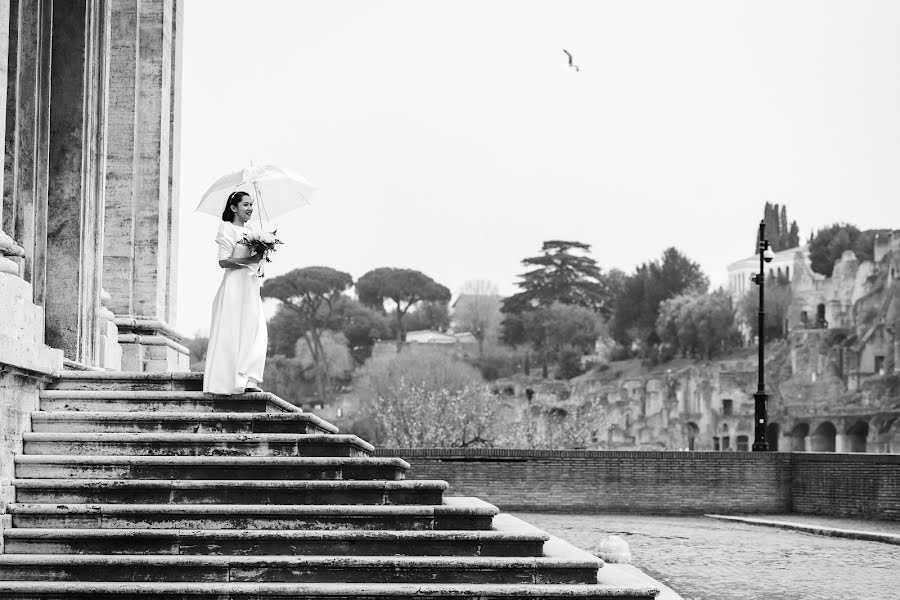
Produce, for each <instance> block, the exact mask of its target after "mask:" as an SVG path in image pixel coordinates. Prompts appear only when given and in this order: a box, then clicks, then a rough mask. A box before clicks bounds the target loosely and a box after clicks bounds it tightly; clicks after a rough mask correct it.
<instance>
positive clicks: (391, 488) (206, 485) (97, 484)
mask: <svg viewBox="0 0 900 600" xmlns="http://www.w3.org/2000/svg"><path fill="white" fill-rule="evenodd" d="M10 485H12V486H13V487H14V488H15V493H16V501H17V502H22V503H33V504H54V503H57V504H58V503H75V504H90V503H99V504H117V503H127V502H134V503H148V504H441V502H442V497H443V493H444V490H446V489H447V482H446V481H431V480H400V481H341V480H337V481H335V480H326V481H304V480H298V481H278V480H246V481H244V480H218V481H217V480H195V481H189V480H188V481H184V480H175V481H172V480H159V479H139V480H122V481H119V480H114V479H14V480H12V482H11V483H10Z"/></svg>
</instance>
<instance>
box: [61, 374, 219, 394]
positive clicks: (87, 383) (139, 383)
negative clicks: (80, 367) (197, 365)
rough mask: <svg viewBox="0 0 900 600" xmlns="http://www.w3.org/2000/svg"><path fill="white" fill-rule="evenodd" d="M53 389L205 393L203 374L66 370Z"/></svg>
mask: <svg viewBox="0 0 900 600" xmlns="http://www.w3.org/2000/svg"><path fill="white" fill-rule="evenodd" d="M47 388H48V389H51V390H133V391H138V390H175V391H202V390H203V373H144V372H140V371H66V372H65V374H64V375H63V376H61V377H60V378H59V379H57V380H56V381H53V382H51V383H50V384H49V385H48V386H47Z"/></svg>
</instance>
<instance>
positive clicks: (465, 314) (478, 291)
mask: <svg viewBox="0 0 900 600" xmlns="http://www.w3.org/2000/svg"><path fill="white" fill-rule="evenodd" d="M500 306H501V299H500V293H499V288H498V287H497V284H495V283H494V282H492V281H488V280H486V279H471V280H469V281H467V282H465V283H464V284H463V285H462V287H460V289H459V297H458V299H457V300H456V304H454V306H453V320H454V322H455V323H456V327H457V329H458V330H459V331H469V332H471V333H472V335H473V336H475V339H476V340H478V356H484V342H485V340H490V339H494V338H496V337H497V334H498V331H499V327H500V321H501V320H502V318H503V315H502V314H501V313H500Z"/></svg>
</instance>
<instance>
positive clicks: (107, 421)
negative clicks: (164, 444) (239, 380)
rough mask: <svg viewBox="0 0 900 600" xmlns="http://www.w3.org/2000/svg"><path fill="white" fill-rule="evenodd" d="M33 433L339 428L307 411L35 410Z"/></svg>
mask: <svg viewBox="0 0 900 600" xmlns="http://www.w3.org/2000/svg"><path fill="white" fill-rule="evenodd" d="M31 427H32V429H33V431H36V432H47V433H49V432H76V431H81V432H86V433H104V432H108V433H151V432H155V431H158V432H163V431H164V432H172V433H175V432H191V433H337V432H338V428H337V427H335V426H334V425H332V424H331V423H328V422H327V421H324V420H323V419H321V418H319V417H317V416H316V415H313V414H310V413H297V412H291V413H266V412H258V413H253V412H215V413H213V412H208V413H198V412H164V413H163V412H131V411H130V412H74V411H68V410H62V411H52V412H50V411H35V412H33V413H31Z"/></svg>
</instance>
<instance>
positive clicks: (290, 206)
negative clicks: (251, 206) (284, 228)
mask: <svg viewBox="0 0 900 600" xmlns="http://www.w3.org/2000/svg"><path fill="white" fill-rule="evenodd" d="M316 189H317V188H316V187H315V186H314V185H312V184H311V183H310V182H309V181H307V180H306V179H305V178H304V177H302V176H301V175H298V174H296V173H294V172H292V171H290V170H288V169H283V168H281V167H276V166H275V165H251V166H249V167H247V168H246V169H241V170H240V171H234V172H232V173H228V174H226V175H223V176H221V177H219V178H218V179H217V180H216V181H215V183H213V184H212V185H211V186H209V188H208V189H207V190H206V192H205V193H204V194H203V197H202V198H200V203H199V204H198V205H197V209H196V210H197V211H198V212H202V213H206V214H208V215H212V216H214V217H221V216H222V211H223V210H224V209H225V202H226V201H227V200H228V196H229V195H231V193H232V192H234V191H237V190H243V191H246V192H248V193H250V194H251V195H252V196H253V197H254V199H255V200H256V209H257V210H255V211H253V212H254V214H255V215H259V218H260V219H263V218H264V219H267V220H268V219H275V218H278V217H280V216H282V215H284V214H286V213H288V212H290V211H292V210H294V209H296V208H300V207H301V206H306V205H307V204H309V201H310V199H311V198H312V197H313V195H314V194H315V192H316Z"/></svg>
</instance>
